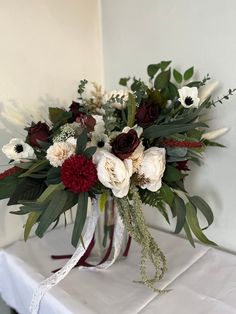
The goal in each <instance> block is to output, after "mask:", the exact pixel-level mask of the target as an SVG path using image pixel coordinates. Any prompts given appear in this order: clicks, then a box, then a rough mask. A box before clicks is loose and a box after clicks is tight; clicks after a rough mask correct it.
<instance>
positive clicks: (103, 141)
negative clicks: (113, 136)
mask: <svg viewBox="0 0 236 314" xmlns="http://www.w3.org/2000/svg"><path fill="white" fill-rule="evenodd" d="M89 146H97V149H105V150H107V151H110V150H111V145H110V144H109V137H108V136H107V135H106V134H104V133H101V134H99V133H94V132H93V133H92V136H91V142H89Z"/></svg>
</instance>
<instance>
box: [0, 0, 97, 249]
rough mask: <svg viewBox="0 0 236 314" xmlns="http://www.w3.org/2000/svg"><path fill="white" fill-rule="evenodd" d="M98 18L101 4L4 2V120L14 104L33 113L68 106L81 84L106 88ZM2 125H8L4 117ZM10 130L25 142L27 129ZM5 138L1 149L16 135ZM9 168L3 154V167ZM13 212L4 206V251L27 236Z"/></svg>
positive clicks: (0, 97) (0, 237) (0, 52)
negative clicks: (99, 84) (37, 109)
mask: <svg viewBox="0 0 236 314" xmlns="http://www.w3.org/2000/svg"><path fill="white" fill-rule="evenodd" d="M99 14H100V10H99V1H98V0H86V1H83V0H40V1H38V0H21V1H19V0H0V42H1V44H0V115H1V112H2V109H3V106H4V105H11V104H12V103H16V104H24V106H25V108H27V110H29V111H30V110H31V109H32V108H33V107H36V106H37V107H39V106H46V105H49V104H52V105H57V104H62V105H68V106H69V105H70V102H71V100H72V99H73V98H75V97H76V92H77V86H78V84H79V80H80V79H83V78H87V79H89V80H92V81H97V82H101V77H102V76H101V75H102V62H101V58H102V55H101V29H100V15H99ZM42 114H43V115H44V112H43V113H42ZM45 116H46V111H45ZM0 122H1V123H5V124H6V122H5V121H4V120H3V119H2V118H1V117H0ZM7 126H8V127H9V132H12V133H13V135H14V137H20V136H24V134H22V133H23V132H22V128H17V130H16V128H15V126H13V125H10V124H7ZM1 127H2V128H3V126H2V124H0V128H1ZM0 132H1V136H0V147H1V146H2V145H3V144H4V143H7V142H8V140H9V139H10V138H12V137H13V135H12V134H10V133H8V132H6V130H4V129H0ZM18 132H19V133H18ZM6 163H7V159H4V158H3V155H2V154H0V164H1V165H5V164H6ZM2 170H3V166H1V167H0V172H1V171H2ZM8 211H9V208H7V209H6V206H5V202H1V204H0V246H2V245H5V244H7V243H9V242H10V241H11V240H13V239H15V238H16V237H17V236H18V234H19V233H20V232H21V230H22V225H23V221H22V218H19V217H17V216H13V215H9V214H8Z"/></svg>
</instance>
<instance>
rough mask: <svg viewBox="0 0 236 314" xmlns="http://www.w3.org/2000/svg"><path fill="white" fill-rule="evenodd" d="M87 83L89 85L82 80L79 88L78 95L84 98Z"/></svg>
mask: <svg viewBox="0 0 236 314" xmlns="http://www.w3.org/2000/svg"><path fill="white" fill-rule="evenodd" d="M87 83H88V81H87V80H81V81H80V84H79V87H78V94H79V95H80V96H82V94H83V93H84V91H85V88H86V85H87Z"/></svg>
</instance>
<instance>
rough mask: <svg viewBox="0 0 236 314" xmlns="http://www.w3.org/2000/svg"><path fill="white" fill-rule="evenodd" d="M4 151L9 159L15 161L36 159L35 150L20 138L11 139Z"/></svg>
mask: <svg viewBox="0 0 236 314" xmlns="http://www.w3.org/2000/svg"><path fill="white" fill-rule="evenodd" d="M2 151H3V153H4V154H5V155H6V156H7V157H8V158H9V159H13V160H15V161H24V160H28V159H35V158H36V156H35V153H34V150H33V148H32V147H31V146H30V145H29V144H27V143H25V142H24V141H23V140H22V139H20V138H13V139H11V140H10V142H9V143H8V144H6V145H4V146H3V148H2Z"/></svg>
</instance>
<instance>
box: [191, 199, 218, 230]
mask: <svg viewBox="0 0 236 314" xmlns="http://www.w3.org/2000/svg"><path fill="white" fill-rule="evenodd" d="M189 201H190V202H191V203H192V205H193V206H194V207H195V208H198V209H199V210H200V211H201V212H202V214H203V215H204V216H205V218H206V220H207V223H208V226H207V227H206V228H208V227H209V226H210V225H211V224H212V223H213V220H214V215H213V212H212V210H211V208H210V206H209V205H208V204H207V203H206V201H204V200H203V199H202V198H201V197H200V196H197V195H195V196H192V197H189ZM206 228H204V229H206Z"/></svg>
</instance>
